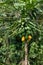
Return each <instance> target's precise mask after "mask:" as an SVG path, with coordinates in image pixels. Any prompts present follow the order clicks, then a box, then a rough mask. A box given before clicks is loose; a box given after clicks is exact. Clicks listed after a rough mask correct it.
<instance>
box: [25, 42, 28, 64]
mask: <svg viewBox="0 0 43 65" xmlns="http://www.w3.org/2000/svg"><path fill="white" fill-rule="evenodd" d="M25 65H28V44H27V42H25Z"/></svg>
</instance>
